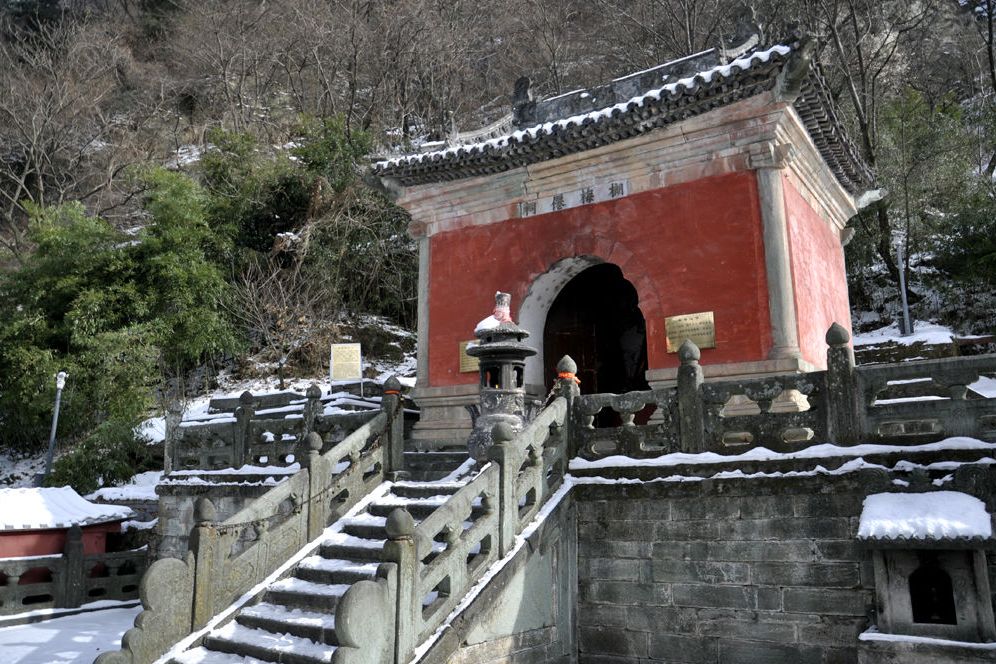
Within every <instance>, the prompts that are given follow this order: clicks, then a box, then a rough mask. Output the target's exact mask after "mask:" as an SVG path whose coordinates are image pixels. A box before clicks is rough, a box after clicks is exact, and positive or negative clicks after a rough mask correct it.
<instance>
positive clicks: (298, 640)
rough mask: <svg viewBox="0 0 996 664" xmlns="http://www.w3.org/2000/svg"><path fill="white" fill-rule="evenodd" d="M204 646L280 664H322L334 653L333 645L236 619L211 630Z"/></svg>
mask: <svg viewBox="0 0 996 664" xmlns="http://www.w3.org/2000/svg"><path fill="white" fill-rule="evenodd" d="M204 645H205V647H207V648H209V649H211V650H215V651H219V652H227V653H231V654H233V655H242V656H243V657H255V658H256V659H259V660H262V661H264V662H280V664H322V663H325V662H331V661H332V654H333V653H334V652H335V646H333V645H328V644H325V643H316V642H315V641H312V640H311V639H307V638H302V637H300V636H293V635H291V634H275V633H273V632H270V631H267V630H264V629H254V628H252V627H246V626H245V625H242V624H240V623H238V622H230V623H228V624H227V625H225V626H224V627H221V628H220V629H217V630H215V631H214V632H212V633H211V634H210V635H209V636H207V637H206V638H205V639H204Z"/></svg>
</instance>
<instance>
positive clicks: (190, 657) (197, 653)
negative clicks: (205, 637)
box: [170, 646, 266, 664]
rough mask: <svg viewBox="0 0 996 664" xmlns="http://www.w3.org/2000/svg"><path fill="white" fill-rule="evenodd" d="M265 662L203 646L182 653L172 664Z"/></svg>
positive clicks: (253, 663)
mask: <svg viewBox="0 0 996 664" xmlns="http://www.w3.org/2000/svg"><path fill="white" fill-rule="evenodd" d="M264 661H266V660H262V659H256V658H255V657H248V656H242V655H233V654H232V653H228V652H219V651H216V650H208V649H207V648H205V647H203V646H201V647H198V648H191V649H190V650H187V651H185V652H182V653H180V654H179V655H177V656H176V657H174V658H173V659H171V660H170V664H263V663H264Z"/></svg>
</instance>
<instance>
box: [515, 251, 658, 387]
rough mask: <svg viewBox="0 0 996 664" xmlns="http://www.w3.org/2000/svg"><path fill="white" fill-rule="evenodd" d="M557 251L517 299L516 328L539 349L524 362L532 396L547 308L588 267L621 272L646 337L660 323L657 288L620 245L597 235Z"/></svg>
mask: <svg viewBox="0 0 996 664" xmlns="http://www.w3.org/2000/svg"><path fill="white" fill-rule="evenodd" d="M560 251H561V255H562V257H561V258H559V259H557V260H555V261H553V262H552V263H551V264H549V265H548V266H546V270H545V271H543V272H540V273H539V274H536V275H534V276H532V277H531V278H530V282H529V286H528V288H527V289H526V291H525V294H524V295H522V297H520V298H519V302H520V305H519V311H518V323H519V326H520V327H522V328H523V329H525V330H528V331H529V334H530V339H531V340H532V341H533V344H532V345H533V346H534V347H536V348H537V349H538V350H539V352H538V353H537V354H536V355H535V356H534V357H532V358H530V359H529V360H528V361H527V363H526V376H525V382H526V388H527V390H528V391H529V392H530V393H533V394H542V393H543V391H544V389H545V388H544V385H545V381H544V380H543V366H544V364H543V363H544V355H543V335H544V332H545V329H546V317H547V314H548V313H549V311H550V306H551V305H552V304H553V301H554V300H555V299H556V297H557V295H558V294H559V293H560V291H561V290H562V289H563V288H564V286H566V285H567V283H568V282H570V281H571V280H572V279H573V278H574V277H576V276H578V275H579V274H581V272H583V271H584V270H586V269H588V268H589V267H592V266H594V265H599V264H602V263H611V264H613V265H615V266H616V267H618V268H619V269H620V271H622V275H623V278H624V279H626V280H627V281H628V282H630V283H631V284H632V285H633V288H635V289H636V293H637V296H638V297H639V307H640V311H641V312H642V313H643V317H644V320H645V321H646V325H647V336H648V337H649V336H650V335H651V334H657V333H658V330H657V326H658V325H660V324H661V316H660V314H661V312H662V310H663V308H662V306H661V302H660V296H659V294H658V292H657V289H656V288H655V287H654V284H653V281H652V280H651V279H650V278H649V277H647V276H646V275H647V274H648V272H647V270H646V269H645V268H644V266H643V265H642V264H641V261H640V260H639V259H638V258H637V257H636V256H635V255H634V254H633V252H631V251H630V250H629V249H627V248H626V246H625V245H624V244H623V243H621V242H618V241H616V240H612V239H610V238H606V237H601V236H591V235H589V236H579V237H576V238H574V239H573V241H572V242H567V243H563V244H562V246H561V247H560ZM537 340H538V341H537Z"/></svg>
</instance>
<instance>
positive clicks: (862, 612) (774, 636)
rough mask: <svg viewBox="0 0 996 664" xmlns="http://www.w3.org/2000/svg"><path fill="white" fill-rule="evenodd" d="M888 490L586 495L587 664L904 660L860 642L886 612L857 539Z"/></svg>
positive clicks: (739, 485) (684, 487)
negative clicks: (865, 512) (878, 610)
mask: <svg viewBox="0 0 996 664" xmlns="http://www.w3.org/2000/svg"><path fill="white" fill-rule="evenodd" d="M890 485H891V482H890V479H889V476H888V475H887V474H886V473H885V472H881V471H860V472H857V473H849V474H846V475H842V476H831V477H828V476H820V477H806V478H793V479H783V478H770V479H731V480H707V481H704V482H703V481H694V482H683V483H678V482H659V483H647V484H638V485H625V484H604V485H597V484H589V485H580V486H576V487H575V491H577V494H576V496H575V497H576V500H577V504H578V582H579V593H578V624H579V633H578V652H579V661H580V662H592V663H594V662H600V663H606V664H610V663H612V662H619V663H622V662H646V661H654V662H657V661H660V662H670V663H674V664H679V663H680V664H693V663H694V664H715V663H720V662H722V663H724V664H749V663H753V662H757V663H759V664H760V663H763V664H783V663H784V664H837V663H840V664H844V663H853V662H858V661H862V662H872V661H875V662H879V661H882V662H884V661H905V660H902V657H900V659H898V660H893V659H889V658H888V655H886V656H885V658H881V657H880V655H881V651H882V650H883V647H882V646H881V645H875V646H873V645H872V644H870V643H865V642H861V641H859V640H858V635H859V634H860V633H861V632H862V631H864V630H865V629H867V628H868V626H869V625H870V624H871V618H870V616H871V617H873V616H874V610H875V609H874V606H875V605H874V574H873V569H872V564H871V555H870V553H869V552H867V551H866V550H865V549H864V548H863V547H862V546H860V545H859V543H858V541H857V540H856V539H855V535H856V533H857V528H858V521H859V517H860V514H861V507H862V503H863V500H864V497H865V496H866V495H868V494H869V493H876V492H881V491H888V490H889V489H890ZM891 488H895V487H891ZM885 650H886V651H888V650H889V648H885ZM873 653H874V654H873ZM990 654H991V653H990ZM859 656H860V659H859ZM977 656H985V653H978V654H977ZM935 657H936V655H935ZM917 661H920V660H917ZM933 661H937V662H945V661H948V660H947V659H945V658H943V657H942V658H940V659H936V658H935V659H934V660H933ZM951 661H959V662H960V661H963V660H961V659H956V660H951ZM973 661H983V660H981V659H979V660H973ZM985 661H990V660H989V659H988V658H987V659H986V660H985Z"/></svg>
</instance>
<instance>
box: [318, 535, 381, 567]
mask: <svg viewBox="0 0 996 664" xmlns="http://www.w3.org/2000/svg"><path fill="white" fill-rule="evenodd" d="M384 541H385V540H382V539H366V538H363V537H356V536H355V535H349V534H347V533H335V534H334V535H332V536H331V537H329V538H328V539H326V540H325V541H324V542H323V543H322V545H321V546H320V547H319V548H318V551H319V553H320V554H321V555H322V557H323V558H338V559H340V560H354V561H363V562H369V561H372V560H376V561H379V560H381V559H382V555H383V548H384Z"/></svg>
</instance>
